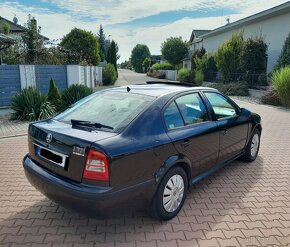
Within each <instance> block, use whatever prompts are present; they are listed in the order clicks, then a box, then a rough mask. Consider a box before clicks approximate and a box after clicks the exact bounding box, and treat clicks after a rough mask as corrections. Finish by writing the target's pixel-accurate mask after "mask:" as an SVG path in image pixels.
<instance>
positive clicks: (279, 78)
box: [272, 65, 290, 106]
mask: <svg viewBox="0 0 290 247" xmlns="http://www.w3.org/2000/svg"><path fill="white" fill-rule="evenodd" d="M272 83H273V87H274V89H275V90H276V91H277V93H278V95H279V98H280V100H281V103H282V105H284V106H290V66H289V65H288V66H286V67H284V68H281V69H279V70H276V71H275V72H274V73H273V75H272Z"/></svg>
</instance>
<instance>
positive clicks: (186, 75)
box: [177, 68, 194, 83]
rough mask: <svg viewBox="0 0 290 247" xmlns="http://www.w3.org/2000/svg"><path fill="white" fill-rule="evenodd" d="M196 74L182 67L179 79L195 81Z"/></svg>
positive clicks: (178, 75) (181, 80)
mask: <svg viewBox="0 0 290 247" xmlns="http://www.w3.org/2000/svg"><path fill="white" fill-rule="evenodd" d="M193 78H194V74H193V72H192V71H191V70H190V69H184V68H182V69H180V70H179V71H178V74H177V79H178V80H179V81H180V82H191V83H193V81H194V80H193Z"/></svg>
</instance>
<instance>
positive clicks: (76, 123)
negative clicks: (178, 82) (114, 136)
mask: <svg viewBox="0 0 290 247" xmlns="http://www.w3.org/2000/svg"><path fill="white" fill-rule="evenodd" d="M70 122H71V124H72V126H86V127H95V128H106V129H111V130H113V129H114V128H113V127H111V126H108V125H104V124H101V123H96V122H90V121H83V120H75V119H71V120H70Z"/></svg>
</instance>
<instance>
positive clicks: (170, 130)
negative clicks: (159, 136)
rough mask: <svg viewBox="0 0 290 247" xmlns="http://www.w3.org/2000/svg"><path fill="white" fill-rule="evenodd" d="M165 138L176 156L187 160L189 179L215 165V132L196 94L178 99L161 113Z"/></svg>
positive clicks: (214, 124) (216, 146)
mask: <svg viewBox="0 0 290 247" xmlns="http://www.w3.org/2000/svg"><path fill="white" fill-rule="evenodd" d="M163 115H164V122H165V125H166V128H167V134H168V136H169V137H170V139H171V140H172V142H173V144H174V146H175V148H176V150H177V151H178V153H179V154H181V155H184V156H185V157H187V158H188V159H190V161H191V163H192V166H193V169H192V176H196V175H198V174H199V173H201V172H202V171H204V170H206V169H208V168H209V167H210V166H212V165H213V164H215V163H216V162H217V159H218V152H219V129H218V126H217V123H216V122H213V121H211V118H210V115H209V114H208V111H207V109H206V106H205V104H204V102H203V100H202V98H201V96H200V94H199V93H190V94H185V95H180V96H178V97H176V98H175V99H174V100H172V101H171V102H169V104H167V107H166V108H165V110H164V112H163Z"/></svg>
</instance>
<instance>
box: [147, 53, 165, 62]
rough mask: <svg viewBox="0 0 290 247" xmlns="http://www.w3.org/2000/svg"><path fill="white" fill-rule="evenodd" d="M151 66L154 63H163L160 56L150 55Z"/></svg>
mask: <svg viewBox="0 0 290 247" xmlns="http://www.w3.org/2000/svg"><path fill="white" fill-rule="evenodd" d="M150 59H151V64H155V63H164V60H163V59H162V55H151V57H150Z"/></svg>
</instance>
